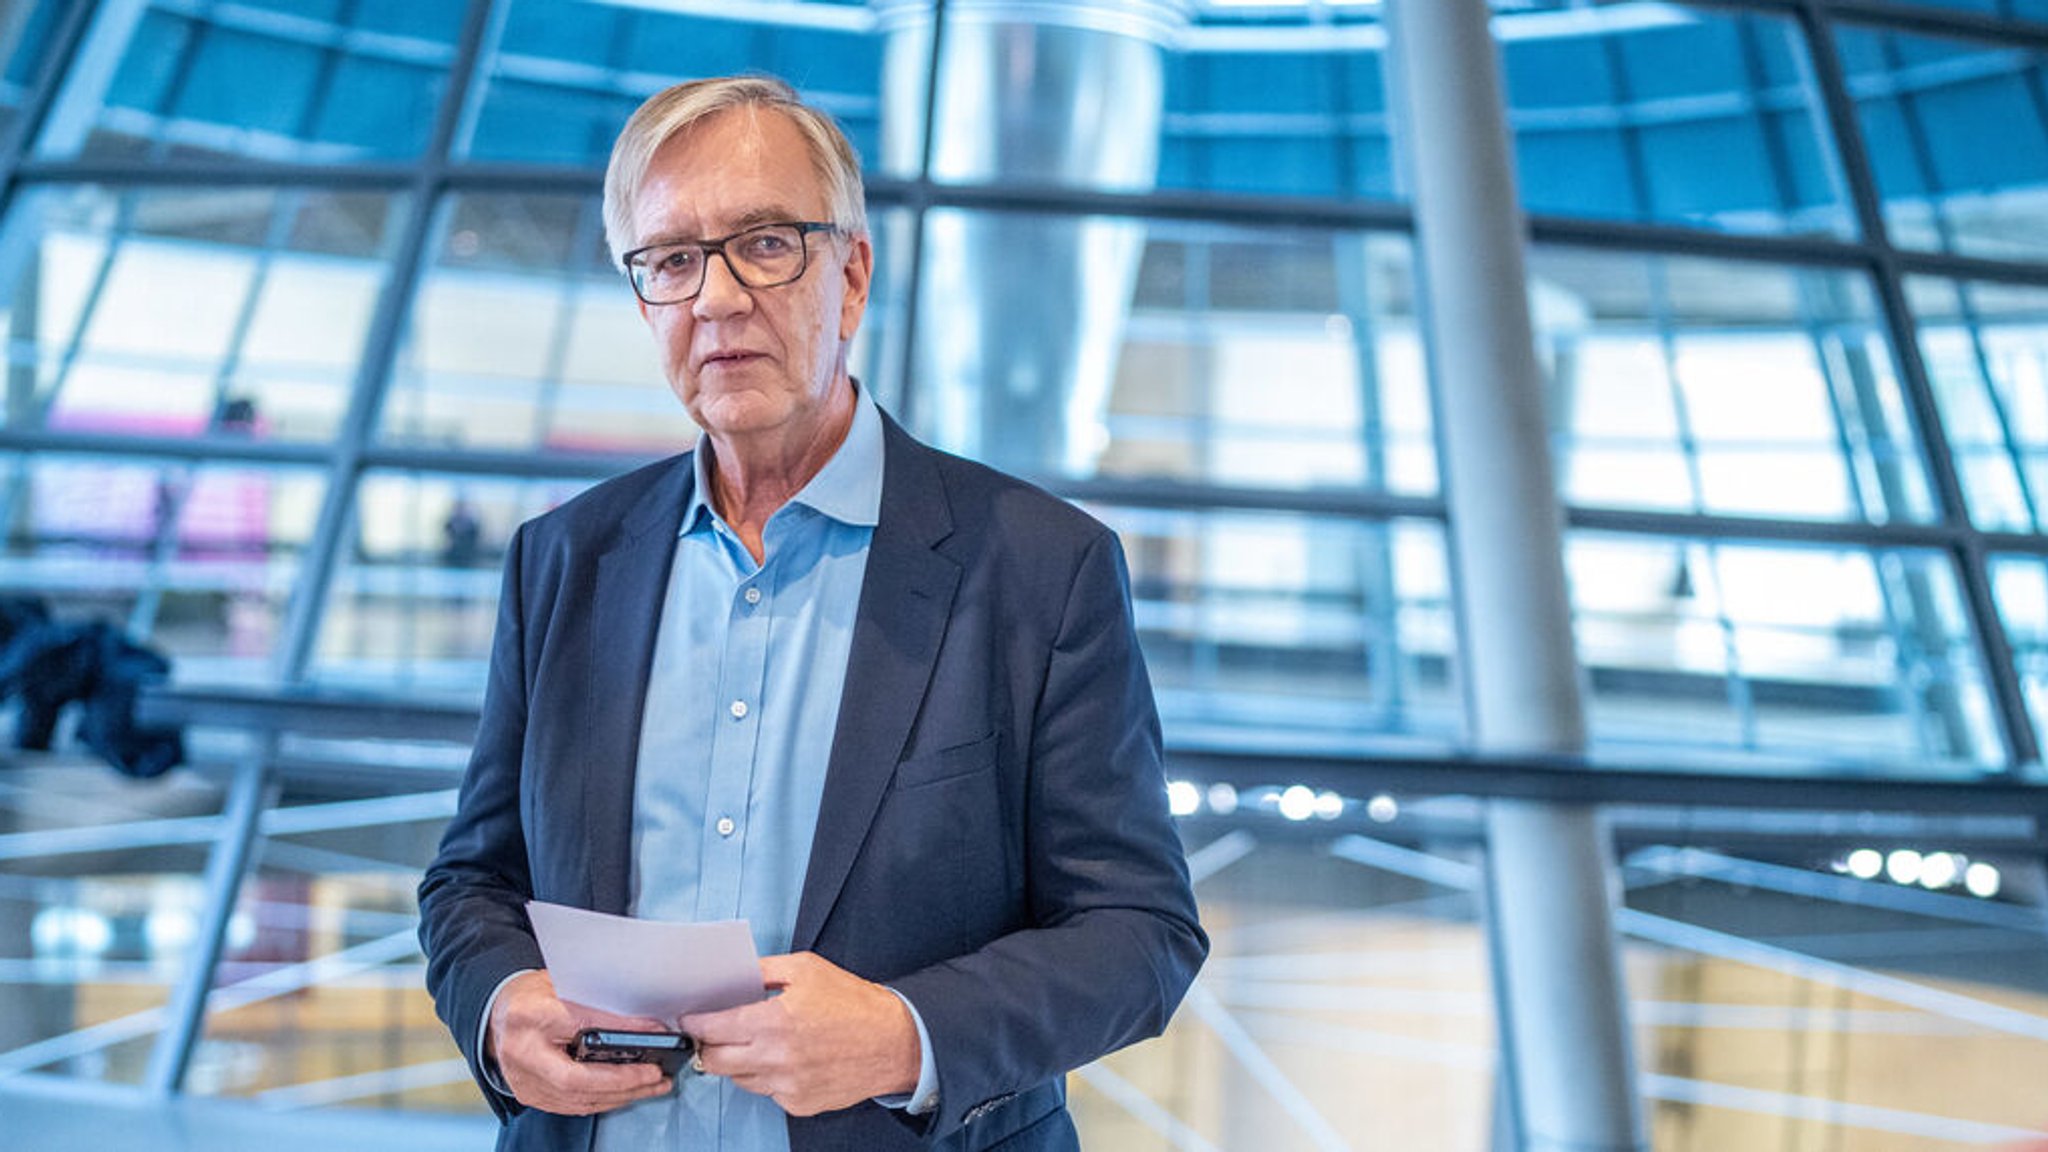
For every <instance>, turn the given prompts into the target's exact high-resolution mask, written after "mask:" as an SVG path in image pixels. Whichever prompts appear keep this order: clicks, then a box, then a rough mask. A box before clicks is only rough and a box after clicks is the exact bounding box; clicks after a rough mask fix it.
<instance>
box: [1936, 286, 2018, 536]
mask: <svg viewBox="0 0 2048 1152" xmlns="http://www.w3.org/2000/svg"><path fill="white" fill-rule="evenodd" d="M1907 299H1908V301H1909V302H1910V303H1911V304H1912V307H1913V311H1914V314H1915V316H1916V317H1917V319H1918V328H1919V332H1920V353H1921V356H1922V357H1923V358H1924V359H1925V361H1926V363H1927V378H1928V381H1929V383H1930V384H1932V385H1933V388H1934V395H1935V399H1936V400H1937V401H1938V402H1939V403H1940V405H1941V418H1942V429H1943V431H1944V432H1945V433H1946V434H1947V436H1948V442H1949V451H1950V452H1951V453H1953V454H1954V456H1955V461H1956V471H1957V473H1958V474H1959V475H1960V476H1961V478H1962V482H1963V495H1964V498H1965V499H1966V500H1967V501H1968V503H1969V508H1970V519H1971V520H1972V521H1974V522H1975V523H1976V524H1977V525H1978V526H1979V527H1982V528H1987V529H1997V530H2004V531H2018V532H2039V531H2043V530H2044V527H2048V507H2044V504H2048V475H2044V474H2043V472H2042V468H2041V464H2042V461H2043V460H2044V459H2048V290H2043V289H2040V288H2028V287H2023V286H2018V285H2003V284H1986V283H1970V282H1961V281H1948V280H1935V279H1931V278H1926V277H1919V278H1915V279H1912V280H1909V281H1907Z"/></svg>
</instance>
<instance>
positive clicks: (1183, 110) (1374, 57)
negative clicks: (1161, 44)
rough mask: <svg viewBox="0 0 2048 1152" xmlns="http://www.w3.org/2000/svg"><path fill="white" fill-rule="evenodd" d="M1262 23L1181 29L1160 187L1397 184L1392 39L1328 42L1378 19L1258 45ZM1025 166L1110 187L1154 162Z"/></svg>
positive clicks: (1161, 149)
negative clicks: (1119, 168)
mask: <svg viewBox="0 0 2048 1152" xmlns="http://www.w3.org/2000/svg"><path fill="white" fill-rule="evenodd" d="M1295 19H1297V20H1299V19H1300V17H1298V16H1297V17H1295ZM1290 23H1291V22H1290ZM1279 27H1282V28H1285V27H1287V26H1286V25H1281V26H1279ZM1295 27H1296V28H1298V29H1299V30H1300V31H1302V32H1307V31H1308V29H1307V28H1306V27H1305V26H1301V25H1295ZM1260 28H1263V29H1267V30H1269V31H1268V33H1267V34H1268V35H1271V31H1270V30H1273V29H1275V28H1276V26H1275V25H1274V24H1273V23H1270V22H1268V23H1263V24H1261V25H1258V26H1256V27H1252V28H1247V27H1244V26H1233V24H1231V23H1229V22H1226V21H1223V20H1221V19H1217V18H1214V17H1213V15H1212V17H1211V19H1210V20H1208V21H1206V22H1205V23H1204V24H1202V25H1198V26H1197V27H1195V28H1193V29H1190V30H1189V31H1188V32H1187V33H1185V34H1184V35H1183V36H1182V38H1181V40H1180V48H1179V50H1177V51H1170V52H1167V53H1166V54H1165V58H1164V65H1165V66H1164V85H1163V87H1164V97H1163V99H1164V105H1165V114H1164V116H1163V118H1161V120H1160V121H1159V125H1158V129H1157V135H1158V141H1157V144H1156V148H1157V151H1158V157H1159V159H1158V175H1157V180H1156V186H1157V187H1159V188H1164V189H1185V190H1191V191H1204V192H1233V193H1242V194H1246V195H1255V196H1257V195H1265V196H1362V197H1367V198H1371V199H1375V200H1391V199H1394V198H1395V197H1396V196H1397V195H1400V194H1401V193H1402V190H1400V189H1398V188H1397V187H1396V176H1395V168H1396V161H1395V159H1394V155H1393V140H1392V132H1391V129H1390V124H1389V120H1388V114H1387V96H1386V85H1385V82H1384V79H1383V77H1382V57H1383V56H1384V47H1383V46H1382V45H1381V44H1380V43H1379V42H1378V39H1377V37H1376V36H1375V37H1374V38H1372V39H1369V40H1368V39H1360V40H1359V41H1358V42H1357V44H1356V45H1355V46H1352V47H1349V48H1347V49H1346V50H1342V51H1338V50H1333V49H1332V48H1331V45H1332V44H1333V43H1339V44H1341V43H1343V42H1344V40H1345V38H1346V37H1345V34H1346V32H1356V31H1359V30H1361V29H1367V30H1369V31H1371V32H1372V33H1375V34H1376V33H1377V32H1378V29H1377V28H1371V27H1370V26H1367V25H1344V26H1341V27H1327V26H1326V27H1324V28H1323V29H1321V31H1322V35H1321V36H1319V37H1318V36H1298V37H1296V38H1294V39H1293V40H1292V41H1291V42H1287V43H1285V44H1284V45H1283V44H1275V45H1274V46H1272V47H1265V48H1260V47H1258V46H1257V37H1258V36H1259V35H1260V31H1259V29H1260ZM1247 42H1249V43H1247ZM1145 95H1147V94H1146V93H1144V92H1142V91H1128V90H1127V91H1124V92H1120V93H1119V98H1120V102H1122V103H1124V104H1126V105H1128V103H1129V102H1131V101H1134V100H1137V99H1140V98H1143V97H1144V96H1145ZM941 115H942V116H943V115H944V113H943V112H942V113H941ZM1141 123H1142V121H1141ZM942 124H943V120H942ZM1146 143H1147V144H1151V141H1149V140H1148V141H1146ZM962 175H963V176H964V175H968V174H966V173H962ZM1022 175H1027V176H1039V177H1041V178H1043V177H1045V176H1047V175H1051V176H1054V177H1055V178H1059V177H1064V178H1065V179H1067V180H1068V181H1071V182H1075V183H1085V184H1107V185H1110V186H1134V187H1143V186H1146V185H1147V184H1148V183H1152V181H1149V180H1147V179H1145V177H1149V175H1150V174H1149V173H1143V174H1139V176H1138V177H1137V178H1133V177H1132V176H1131V175H1129V174H1120V175H1122V176H1123V179H1122V180H1121V181H1118V180H1114V179H1105V178H1104V176H1103V175H1099V174H1098V175H1094V176H1093V178H1091V174H1090V173H1087V172H1052V173H1047V172H1034V173H1025V174H1022Z"/></svg>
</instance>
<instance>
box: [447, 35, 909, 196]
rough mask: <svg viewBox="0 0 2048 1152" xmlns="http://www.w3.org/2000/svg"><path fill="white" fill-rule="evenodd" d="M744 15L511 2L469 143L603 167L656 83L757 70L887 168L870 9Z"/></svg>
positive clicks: (878, 48)
mask: <svg viewBox="0 0 2048 1152" xmlns="http://www.w3.org/2000/svg"><path fill="white" fill-rule="evenodd" d="M906 11H912V12H914V7H913V8H912V9H907V10H906ZM747 15H748V16H749V17H750V18H747V19H738V18H734V19H727V18H723V17H713V16H710V15H702V14H691V13H681V12H668V11H662V10H660V9H659V8H657V7H622V6H612V5H604V4H590V3H584V2H582V0H509V3H507V4H506V6H505V16H504V28H503V34H502V35H501V36H500V37H499V39H498V42H497V51H496V52H495V53H494V54H492V55H491V56H488V57H486V58H485V59H484V60H483V62H482V65H483V68H484V70H485V72H486V74H487V75H488V82H487V87H486V89H485V94H484V100H483V105H482V108H481V109H480V111H479V113H478V116H477V123H476V128H475V132H474V133H473V135H472V136H471V137H470V139H469V140H468V141H467V146H466V149H465V150H466V151H467V152H468V154H470V155H472V156H476V157H479V158H487V159H499V160H520V161H528V162H533V163H544V164H575V165H584V166H590V167H596V166H601V165H603V164H604V163H605V160H606V158H607V157H608V156H609V155H610V153H611V146H612V139H613V137H614V136H615V135H616V134H617V132H618V130H619V128H620V126H621V125H623V124H624V123H625V122H626V118H627V117H628V116H630V115H631V114H632V111H633V109H634V108H635V107H637V106H638V105H639V104H640V102H641V101H642V100H644V99H645V98H646V97H648V96H650V95H652V94H653V93H654V91H655V90H656V89H658V88H659V87H661V86H663V85H666V84H669V83H674V82H679V81H684V80H690V79H701V78H705V77H710V76H720V75H729V74H734V73H744V72H753V73H766V74H769V75H773V76H778V77H781V78H782V79H784V80H787V81H789V82H790V83H791V84H792V85H793V86H794V87H795V88H796V89H797V91H798V92H799V93H801V94H802V95H803V96H804V98H805V99H806V100H809V101H811V102H812V103H814V104H815V105H816V106H818V107H821V108H823V109H824V110H825V111H827V112H829V113H830V114H831V115H832V116H833V117H834V118H835V119H836V120H838V121H839V124H840V127H841V128H842V129H843V130H844V131H845V132H846V135H847V137H848V139H849V140H850V141H851V142H852V143H853V145H854V148H855V150H856V151H858V152H859V153H860V155H861V157H862V159H863V161H864V164H865V166H866V167H867V168H868V169H869V170H871V171H872V170H875V169H878V168H880V169H885V170H886V169H887V168H888V164H887V162H886V159H885V157H884V156H883V155H882V153H883V145H882V136H883V130H882V119H883V116H882V101H881V97H880V95H879V93H880V91H881V88H882V71H883V58H882V45H883V42H884V39H885V36H884V35H883V33H882V32H881V31H879V30H878V27H877V24H876V22H875V21H874V20H873V19H872V18H870V17H869V16H868V15H867V14H866V11H865V9H862V8H856V7H845V6H838V5H830V4H820V3H801V4H789V5H781V6H763V7H762V8H761V9H760V10H759V11H755V12H749V13H747ZM912 55H914V54H912ZM906 59H908V57H906ZM911 63H913V64H914V63H915V62H914V61H912V62H911ZM905 66H906V67H909V66H911V64H906V65H905ZM916 66H917V67H919V68H921V67H922V65H921V64H917V65H916ZM921 76H922V73H921V72H920V73H919V74H918V78H917V83H916V84H913V85H912V91H913V94H914V92H915V91H917V90H920V89H921V84H922V79H921ZM906 109H907V110H908V114H909V115H910V116H911V117H912V123H914V121H915V119H917V118H921V117H922V115H923V102H922V99H921V97H920V98H915V99H912V100H911V101H909V102H908V103H907V104H906ZM912 151H913V152H914V151H915V149H912Z"/></svg>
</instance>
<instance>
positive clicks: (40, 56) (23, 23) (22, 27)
mask: <svg viewBox="0 0 2048 1152" xmlns="http://www.w3.org/2000/svg"><path fill="white" fill-rule="evenodd" d="M64 9H65V6H64V5H63V4H61V3H58V2H57V0H44V2H43V3H40V4H37V5H35V6H34V7H33V8H31V9H29V12H28V18H27V19H26V20H16V21H13V22H12V23H13V26H14V27H13V30H14V31H15V32H16V33H17V36H16V38H15V40H14V43H13V45H12V48H11V50H10V49H9V46H8V44H7V42H6V40H5V39H4V38H0V58H4V59H5V60H6V78H7V83H9V84H12V85H16V86H24V87H25V86H26V85H28V84H29V83H30V82H31V81H33V80H34V79H35V78H36V72H37V70H38V69H40V68H41V67H42V66H43V63H44V54H45V53H46V52H48V50H49V48H48V45H49V41H50V34H51V32H52V31H54V29H55V27H56V23H57V14H58V13H59V12H62V11H64ZM9 103H12V97H11V96H10V97H9Z"/></svg>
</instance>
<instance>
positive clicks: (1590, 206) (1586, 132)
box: [1515, 128, 1644, 219]
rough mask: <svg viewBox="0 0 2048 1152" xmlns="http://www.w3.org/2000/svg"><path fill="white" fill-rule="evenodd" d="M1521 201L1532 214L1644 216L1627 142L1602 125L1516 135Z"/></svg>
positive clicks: (1613, 216)
mask: <svg viewBox="0 0 2048 1152" xmlns="http://www.w3.org/2000/svg"><path fill="white" fill-rule="evenodd" d="M1515 167H1516V171H1517V173H1518V176H1519V179H1520V180H1521V189H1522V203H1523V204H1524V205H1525V206H1526V207H1527V208H1528V210H1529V211H1531V212H1539V213H1542V212H1550V213H1558V214H1567V213H1568V214H1570V215H1574V216H1598V217H1611V218H1617V219H1635V218H1638V217H1640V216H1642V215H1643V214H1644V208H1643V205H1642V203H1641V197H1640V196H1639V195H1638V194H1637V191H1636V187H1635V179H1634V177H1632V176H1631V175H1630V174H1629V166H1628V156H1627V143H1626V141H1625V140H1624V139H1623V137H1622V134H1621V133H1620V132H1617V131H1614V130H1612V129H1605V128H1586V129H1556V130H1546V131H1540V132H1539V131H1534V130H1531V131H1526V132H1520V133H1517V134H1516V136H1515Z"/></svg>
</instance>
